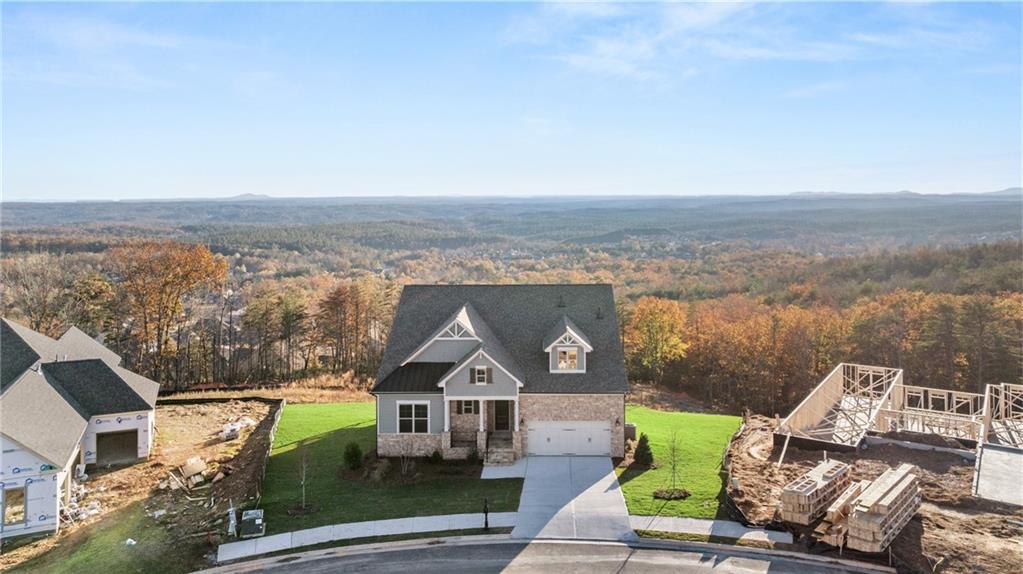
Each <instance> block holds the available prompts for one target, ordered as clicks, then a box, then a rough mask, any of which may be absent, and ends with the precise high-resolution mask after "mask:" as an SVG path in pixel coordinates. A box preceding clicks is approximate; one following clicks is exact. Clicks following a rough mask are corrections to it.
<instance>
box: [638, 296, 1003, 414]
mask: <svg viewBox="0 0 1023 574" xmlns="http://www.w3.org/2000/svg"><path fill="white" fill-rule="evenodd" d="M620 314H621V316H622V324H623V325H624V340H625V348H626V357H627V360H628V363H629V372H630V376H631V377H632V378H633V379H647V380H653V381H656V382H658V383H661V384H663V385H666V386H669V387H672V388H676V389H679V390H684V391H686V392H688V393H689V394H691V395H692V396H694V397H695V398H698V399H700V400H702V401H703V402H705V403H707V404H708V405H712V406H713V407H715V408H718V409H720V410H724V411H730V412H741V411H742V410H744V409H746V408H749V409H751V410H753V411H754V412H759V413H764V414H768V415H773V414H776V413H778V414H784V413H787V412H788V411H789V410H791V409H792V408H793V407H794V406H795V405H796V404H798V403H799V401H801V400H802V399H803V398H804V397H805V396H806V394H807V393H808V392H809V391H810V390H811V389H812V388H813V387H814V386H815V385H816V384H817V383H819V382H820V381H821V380H822V379H823V378H824V376H826V375H827V373H828V372H830V371H831V369H833V368H834V366H835V365H837V364H838V363H841V362H854V363H863V364H870V365H882V366H889V367H898V368H901V369H904V370H905V372H904V380H905V382H906V384H910V385H920V386H928V387H937V388H944V389H953V390H961V391H969V392H975V393H983V392H984V387H985V385H987V384H989V383H1002V382H1005V383H1017V384H1019V383H1023V353H1021V349H1023V335H1021V334H1023V293H1020V292H1005V293H1001V294H997V295H990V294H970V295H953V294H947V293H926V292H921V291H908V290H901V289H900V290H896V291H894V292H891V293H886V294H883V295H879V296H876V297H864V298H861V299H860V300H858V301H856V302H855V303H854V304H852V305H851V306H849V307H846V308H834V307H830V306H825V305H819V304H818V305H812V306H809V307H801V306H797V305H792V304H788V305H782V304H773V303H771V302H767V301H765V300H764V298H752V297H748V296H743V295H730V296H727V297H724V298H720V299H714V300H710V301H701V302H688V303H686V302H680V301H677V300H672V299H665V298H658V297H649V296H648V297H643V298H640V299H639V300H638V301H637V302H636V303H635V304H633V305H626V306H623V307H622V308H621V310H620Z"/></svg>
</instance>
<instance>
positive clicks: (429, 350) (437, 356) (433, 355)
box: [412, 340, 479, 363]
mask: <svg viewBox="0 0 1023 574" xmlns="http://www.w3.org/2000/svg"><path fill="white" fill-rule="evenodd" d="M478 344H479V342H478V341H474V340H469V341H434V342H432V343H430V345H429V346H427V347H426V348H425V349H423V352H422V353H420V354H419V355H417V356H416V358H415V359H412V362H416V363H457V362H458V361H461V360H462V359H463V358H464V357H465V355H466V354H468V353H469V351H471V350H472V349H473V347H475V346H476V345H478Z"/></svg>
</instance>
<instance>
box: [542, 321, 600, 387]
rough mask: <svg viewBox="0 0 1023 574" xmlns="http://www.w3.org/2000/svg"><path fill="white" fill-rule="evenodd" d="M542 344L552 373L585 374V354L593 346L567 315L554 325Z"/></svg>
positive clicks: (591, 349)
mask: <svg viewBox="0 0 1023 574" xmlns="http://www.w3.org/2000/svg"><path fill="white" fill-rule="evenodd" d="M543 343H544V349H543V350H544V352H546V353H550V357H551V364H550V371H551V372H552V373H585V372H586V361H587V359H588V357H587V354H588V353H590V352H591V351H593V346H592V345H590V341H589V339H587V338H586V335H584V334H583V332H582V331H581V330H580V329H579V327H577V326H576V325H575V323H573V322H572V320H571V319H569V318H568V316H567V315H566V316H562V317H561V319H560V320H559V321H558V322H557V323H555V325H554V328H553V329H551V331H550V332H549V333H548V334H547V337H545V338H544V341H543Z"/></svg>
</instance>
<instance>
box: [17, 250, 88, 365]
mask: <svg viewBox="0 0 1023 574" xmlns="http://www.w3.org/2000/svg"><path fill="white" fill-rule="evenodd" d="M6 267H7V269H6V272H5V273H4V277H3V283H4V285H5V287H6V289H5V291H6V293H5V295H6V299H7V305H9V306H11V307H14V308H16V309H17V310H18V311H20V313H21V315H22V316H24V317H25V320H26V321H27V322H28V326H29V328H31V329H34V330H36V331H40V332H42V333H44V334H46V335H51V336H57V335H59V334H60V331H61V330H62V329H63V327H64V325H62V322H63V321H62V319H63V315H64V307H65V306H66V305H67V302H68V301H69V299H70V297H69V295H70V288H71V283H72V280H71V274H70V272H69V270H68V268H67V265H66V262H65V261H64V260H63V259H62V258H61V257H58V256H56V255H51V254H49V253H36V254H32V255H27V256H25V257H18V258H15V259H13V260H12V261H11V262H10V263H9V264H8V265H7V266H6ZM51 358H52V357H51Z"/></svg>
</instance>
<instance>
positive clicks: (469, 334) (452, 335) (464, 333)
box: [401, 319, 481, 367]
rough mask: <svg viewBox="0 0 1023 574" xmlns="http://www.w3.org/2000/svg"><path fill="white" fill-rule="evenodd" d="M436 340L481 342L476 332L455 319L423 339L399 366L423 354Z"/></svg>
mask: <svg viewBox="0 0 1023 574" xmlns="http://www.w3.org/2000/svg"><path fill="white" fill-rule="evenodd" d="M436 341H476V342H477V343H479V342H481V340H480V338H479V337H477V336H476V334H475V333H474V332H473V330H472V329H471V328H469V327H467V326H466V325H465V324H463V323H462V322H461V321H459V320H458V319H455V320H454V321H452V322H451V323H449V324H448V325H447V326H446V327H444V328H443V329H441V330H440V331H439V332H438V333H437V334H436V335H434V336H433V337H430V338H429V339H427V340H426V341H424V342H423V344H422V345H419V347H418V348H417V349H416V350H415V351H413V353H412V354H411V355H409V356H408V358H406V359H405V360H404V361H402V362H401V366H403V367H404V366H405V365H407V364H408V363H411V362H412V361H413V360H414V359H415V358H416V357H418V356H419V355H421V354H423V352H424V351H426V349H428V348H430V345H432V344H433V343H434V342H436Z"/></svg>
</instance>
